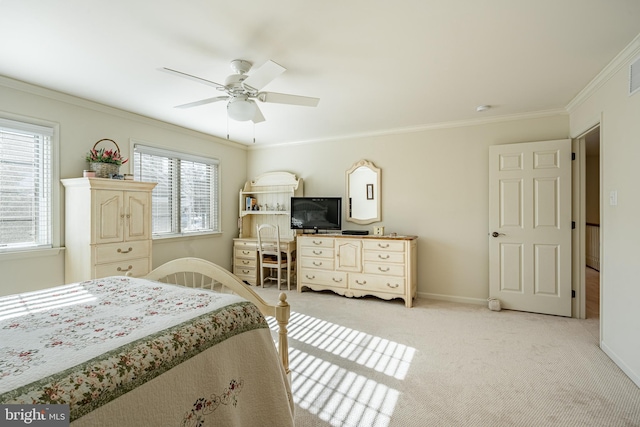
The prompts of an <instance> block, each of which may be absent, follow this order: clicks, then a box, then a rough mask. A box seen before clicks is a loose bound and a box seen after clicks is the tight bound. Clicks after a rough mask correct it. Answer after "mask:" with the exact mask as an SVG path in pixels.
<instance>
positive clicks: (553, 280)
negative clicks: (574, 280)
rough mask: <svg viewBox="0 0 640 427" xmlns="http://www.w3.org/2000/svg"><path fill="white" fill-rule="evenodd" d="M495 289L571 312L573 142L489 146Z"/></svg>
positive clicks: (541, 308) (515, 302) (520, 303)
mask: <svg viewBox="0 0 640 427" xmlns="http://www.w3.org/2000/svg"><path fill="white" fill-rule="evenodd" d="M489 295H490V296H491V297H492V298H498V299H499V300H500V302H501V306H502V307H503V308H506V309H511V310H520V311H529V312H534V313H544V314H554V315H559V316H571V140H568V139H566V140H558V141H542V142H528V143H519V144H505V145H494V146H491V147H489Z"/></svg>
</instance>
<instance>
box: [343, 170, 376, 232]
mask: <svg viewBox="0 0 640 427" xmlns="http://www.w3.org/2000/svg"><path fill="white" fill-rule="evenodd" d="M380 175H381V170H380V169H379V168H377V167H376V165H374V164H373V163H372V162H370V161H368V160H360V161H359V162H356V163H354V164H353V166H351V168H349V169H348V170H347V172H346V180H345V181H346V195H347V218H346V219H347V221H350V222H354V223H356V224H371V223H373V222H378V221H380V217H381V214H380V206H381V204H380V195H381V194H382V193H381V191H380Z"/></svg>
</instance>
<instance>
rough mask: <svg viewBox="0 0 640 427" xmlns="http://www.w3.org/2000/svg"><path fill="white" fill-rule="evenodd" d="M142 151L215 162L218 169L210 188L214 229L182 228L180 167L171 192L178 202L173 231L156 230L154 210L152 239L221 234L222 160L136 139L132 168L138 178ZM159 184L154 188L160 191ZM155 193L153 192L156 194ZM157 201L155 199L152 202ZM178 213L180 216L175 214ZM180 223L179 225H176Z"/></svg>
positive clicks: (133, 143) (174, 204)
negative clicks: (137, 158) (138, 157)
mask: <svg viewBox="0 0 640 427" xmlns="http://www.w3.org/2000/svg"><path fill="white" fill-rule="evenodd" d="M138 153H143V154H151V155H155V156H158V157H165V158H167V159H172V160H175V161H178V162H183V161H184V162H194V163H201V164H206V165H209V166H213V167H214V170H213V172H214V173H215V176H213V174H212V177H211V180H210V185H211V187H210V188H209V192H210V193H211V205H210V215H211V216H213V218H212V221H213V223H212V224H211V225H212V227H211V229H204V230H196V231H184V230H182V226H181V212H180V208H179V207H180V204H181V201H180V195H181V185H182V184H181V183H180V181H179V171H180V170H179V169H177V172H178V177H177V179H178V184H177V185H175V186H172V187H171V188H170V191H169V193H170V194H171V196H170V197H171V198H172V206H174V208H173V209H171V211H172V213H171V215H172V218H171V220H170V223H171V224H172V225H171V227H172V231H170V232H161V233H159V232H156V231H154V230H153V228H154V224H153V213H152V224H151V228H152V233H151V234H152V239H153V240H161V239H175V238H181V237H193V236H206V235H217V234H221V233H222V218H221V211H222V209H221V206H220V199H221V197H220V192H221V187H222V186H221V183H220V180H221V178H220V176H221V174H220V168H221V167H220V160H219V159H217V158H214V157H209V156H203V155H199V154H192V153H189V152H186V151H177V150H172V149H167V148H162V147H159V146H154V145H152V144H150V143H148V142H140V141H134V140H131V172H132V173H133V175H134V179H138V175H137V174H136V166H137V164H136V154H138ZM157 188H158V186H156V187H155V188H154V190H153V191H154V192H155V191H156V189H157ZM152 197H153V196H152ZM152 205H153V203H152ZM174 215H175V216H177V218H176V217H174ZM174 227H176V228H174Z"/></svg>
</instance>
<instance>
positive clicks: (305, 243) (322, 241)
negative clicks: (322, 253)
mask: <svg viewBox="0 0 640 427" xmlns="http://www.w3.org/2000/svg"><path fill="white" fill-rule="evenodd" d="M299 239H300V245H301V246H302V247H303V248H304V247H310V248H333V242H334V241H335V239H333V238H327V237H302V238H300V237H299Z"/></svg>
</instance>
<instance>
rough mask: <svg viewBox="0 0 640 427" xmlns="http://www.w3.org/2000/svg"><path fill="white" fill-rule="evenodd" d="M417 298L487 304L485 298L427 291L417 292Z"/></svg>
mask: <svg viewBox="0 0 640 427" xmlns="http://www.w3.org/2000/svg"><path fill="white" fill-rule="evenodd" d="M418 298H425V299H435V300H438V301H448V302H459V303H461V304H476V305H485V304H487V300H486V299H483V298H467V297H456V296H452V295H441V294H432V293H429V292H418Z"/></svg>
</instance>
